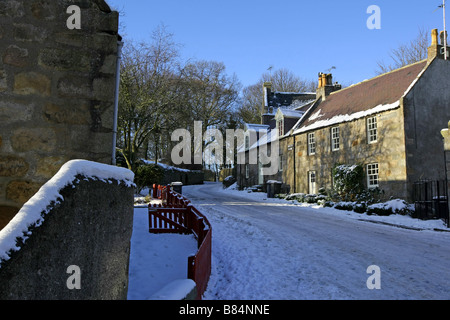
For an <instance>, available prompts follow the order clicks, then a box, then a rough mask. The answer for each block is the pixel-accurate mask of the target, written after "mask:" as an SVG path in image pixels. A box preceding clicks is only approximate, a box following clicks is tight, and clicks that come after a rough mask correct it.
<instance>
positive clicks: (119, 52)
mask: <svg viewBox="0 0 450 320" xmlns="http://www.w3.org/2000/svg"><path fill="white" fill-rule="evenodd" d="M122 48H123V42H122V41H117V66H116V93H115V98H114V127H113V141H112V155H111V164H112V165H114V166H115V165H116V144H117V141H116V140H117V121H118V120H117V119H118V117H119V86H120V63H121V61H122Z"/></svg>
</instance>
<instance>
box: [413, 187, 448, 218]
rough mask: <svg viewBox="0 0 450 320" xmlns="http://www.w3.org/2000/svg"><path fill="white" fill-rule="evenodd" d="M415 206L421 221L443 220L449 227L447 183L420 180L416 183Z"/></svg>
mask: <svg viewBox="0 0 450 320" xmlns="http://www.w3.org/2000/svg"><path fill="white" fill-rule="evenodd" d="M414 205H415V213H416V215H417V217H418V218H419V219H424V220H428V219H443V220H444V221H445V222H446V224H447V225H448V224H449V210H448V209H449V208H448V200H447V181H445V180H441V181H438V180H420V181H417V182H415V183H414Z"/></svg>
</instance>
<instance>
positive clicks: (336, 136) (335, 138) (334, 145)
mask: <svg viewBox="0 0 450 320" xmlns="http://www.w3.org/2000/svg"><path fill="white" fill-rule="evenodd" d="M340 144H341V141H340V129H339V127H332V128H331V151H338V150H339V148H340Z"/></svg>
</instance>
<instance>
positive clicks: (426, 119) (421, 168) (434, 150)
mask: <svg viewBox="0 0 450 320" xmlns="http://www.w3.org/2000/svg"><path fill="white" fill-rule="evenodd" d="M449 75H450V62H449V61H445V60H443V59H439V58H436V59H434V60H433V61H432V62H431V63H430V65H429V66H428V67H427V69H426V70H425V72H424V73H423V75H422V76H421V77H420V79H419V80H418V81H417V83H416V85H415V86H414V88H413V89H412V90H411V91H410V92H409V93H408V95H407V96H406V97H405V99H404V105H405V130H406V141H405V142H406V150H407V164H408V182H409V183H408V185H409V191H408V192H409V194H412V193H413V183H414V182H416V181H418V180H420V179H429V180H442V179H444V178H445V164H444V148H443V145H442V136H441V135H440V133H439V132H440V131H441V129H442V128H445V127H446V126H447V122H448V119H450V90H449V83H450V76H449Z"/></svg>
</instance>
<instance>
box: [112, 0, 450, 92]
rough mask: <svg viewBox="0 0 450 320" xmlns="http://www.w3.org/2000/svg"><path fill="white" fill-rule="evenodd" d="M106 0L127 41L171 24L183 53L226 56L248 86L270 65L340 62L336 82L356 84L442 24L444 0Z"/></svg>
mask: <svg viewBox="0 0 450 320" xmlns="http://www.w3.org/2000/svg"><path fill="white" fill-rule="evenodd" d="M106 1H107V2H108V3H109V4H110V6H111V7H112V8H114V9H116V10H118V11H120V12H121V18H120V19H121V33H122V34H124V35H125V39H133V40H136V41H146V40H148V41H150V40H149V39H150V35H151V33H152V31H153V30H155V28H156V27H157V26H158V25H160V24H164V25H166V26H167V28H168V30H169V31H170V32H171V33H173V34H174V37H175V40H176V41H177V42H178V43H180V44H182V45H183V47H182V50H181V53H182V56H183V58H185V59H189V58H192V59H199V60H215V61H221V62H223V63H224V64H225V65H226V67H227V72H228V73H229V74H233V73H235V74H236V76H237V77H238V79H239V80H240V81H241V83H242V84H243V85H244V86H247V85H251V84H254V83H256V82H257V81H258V79H259V78H260V76H261V75H262V74H263V73H264V72H266V70H267V69H268V68H269V66H273V68H274V69H281V68H286V69H289V70H291V71H292V72H293V73H295V74H296V75H298V76H300V77H302V78H304V79H312V80H315V79H316V78H317V74H318V72H326V71H327V70H328V69H330V68H331V67H332V66H335V67H336V69H335V70H333V71H332V73H333V78H334V80H336V81H339V82H340V83H342V84H344V85H350V84H352V83H357V82H360V81H362V80H365V79H369V78H372V77H373V76H375V75H376V74H375V70H376V68H377V61H380V60H385V61H386V62H389V51H390V50H392V49H394V48H397V47H398V46H399V45H400V44H403V43H406V42H409V41H410V40H412V39H414V38H415V37H416V36H417V34H418V31H419V28H424V29H428V30H431V29H433V28H437V29H439V30H442V29H443V17H442V9H438V10H436V9H437V7H438V6H439V5H441V4H442V0H394V1H393V0H370V1H366V0H347V1H346V0H342V1H336V0H321V1H302V0H277V1H268V0H258V1H256V0H239V1H238V0H190V1H186V0H159V1H155V0H106ZM370 5H377V6H378V7H379V8H380V10H381V29H379V30H377V29H374V30H370V29H368V28H367V25H366V22H367V20H368V18H369V17H370V16H371V14H368V13H367V8H368V7H369V6H370ZM448 7H449V6H447V16H450V11H449V10H448ZM448 25H450V23H448ZM430 41H431V36H430Z"/></svg>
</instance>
